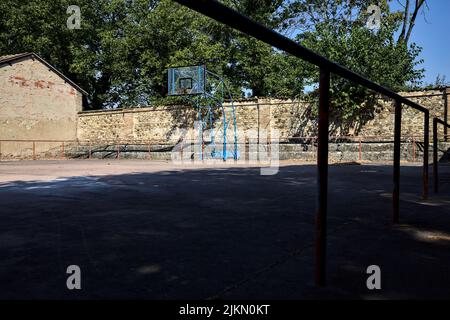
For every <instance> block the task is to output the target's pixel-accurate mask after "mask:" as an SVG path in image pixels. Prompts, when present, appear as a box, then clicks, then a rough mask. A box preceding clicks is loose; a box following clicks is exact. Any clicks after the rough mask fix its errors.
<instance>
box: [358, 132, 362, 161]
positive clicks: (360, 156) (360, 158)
mask: <svg viewBox="0 0 450 320" xmlns="http://www.w3.org/2000/svg"><path fill="white" fill-rule="evenodd" d="M361 144H362V142H361V138H359V150H358V151H359V161H361V160H362V145H361Z"/></svg>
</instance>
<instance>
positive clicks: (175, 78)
mask: <svg viewBox="0 0 450 320" xmlns="http://www.w3.org/2000/svg"><path fill="white" fill-rule="evenodd" d="M205 77H206V75H205V66H204V65H200V66H189V67H178V68H169V70H168V95H169V96H179V95H196V94H202V93H204V92H205V82H206V81H205Z"/></svg>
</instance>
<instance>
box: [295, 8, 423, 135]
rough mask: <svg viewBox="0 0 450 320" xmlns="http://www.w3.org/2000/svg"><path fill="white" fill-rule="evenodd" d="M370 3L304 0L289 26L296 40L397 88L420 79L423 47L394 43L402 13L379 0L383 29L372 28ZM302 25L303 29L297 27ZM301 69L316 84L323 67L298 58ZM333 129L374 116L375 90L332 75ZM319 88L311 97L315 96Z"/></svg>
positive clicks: (344, 129)
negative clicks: (369, 11)
mask: <svg viewBox="0 0 450 320" xmlns="http://www.w3.org/2000/svg"><path fill="white" fill-rule="evenodd" d="M369 4H370V3H369V2H368V1H354V0H339V1H334V0H333V1H331V0H327V1H319V0H299V1H293V2H292V3H291V5H290V6H289V8H288V10H289V11H290V28H291V29H294V30H298V31H297V36H296V40H297V41H298V42H300V43H302V44H303V45H305V46H306V47H308V48H310V49H312V50H313V51H315V52H317V53H319V54H322V55H324V56H326V57H327V58H329V59H330V60H332V61H335V62H337V63H339V64H341V65H343V66H346V67H347V68H349V69H350V70H353V71H355V72H356V73H359V74H361V75H363V76H365V77H366V78H368V79H370V80H372V81H374V82H376V83H379V84H381V85H383V86H385V87H388V88H390V89H392V90H401V89H403V88H404V86H405V85H406V84H410V83H413V84H414V83H417V82H418V81H419V80H420V79H421V78H422V77H423V69H420V68H418V65H420V63H421V62H422V60H420V59H418V55H419V54H420V52H421V48H419V47H417V46H416V45H415V44H414V43H412V44H410V45H407V44H406V43H404V42H403V43H402V44H399V43H398V42H397V41H395V38H394V37H395V33H396V31H397V30H399V27H400V22H401V19H402V15H401V14H399V13H398V12H391V11H390V9H389V5H388V2H387V1H382V2H380V9H381V12H382V15H381V20H380V22H381V23H380V28H379V29H378V30H375V31H374V30H369V29H368V28H367V27H366V22H367V19H368V12H367V8H368V5H369ZM297 26H298V27H297ZM296 68H297V70H299V69H300V70H299V71H297V72H294V74H295V73H300V71H302V70H303V71H304V70H309V72H308V75H307V81H306V83H307V84H310V85H311V84H314V83H317V79H318V69H317V68H314V67H311V66H310V65H309V64H308V63H305V62H298V64H297V67H296ZM331 91H332V114H333V116H334V118H335V119H336V121H334V122H333V123H334V125H335V127H334V128H333V131H334V132H335V133H338V132H342V133H347V132H348V131H349V130H350V129H356V130H358V128H359V127H360V126H361V124H363V123H364V122H365V121H366V120H368V119H370V118H372V117H373V112H374V108H373V106H374V101H375V97H376V94H375V93H374V92H371V91H369V90H367V89H365V88H363V87H361V86H358V85H356V84H354V83H352V82H349V81H347V80H345V79H342V78H340V77H335V76H333V77H332V86H331ZM316 95H317V92H315V93H313V94H312V95H311V97H313V98H314V97H316Z"/></svg>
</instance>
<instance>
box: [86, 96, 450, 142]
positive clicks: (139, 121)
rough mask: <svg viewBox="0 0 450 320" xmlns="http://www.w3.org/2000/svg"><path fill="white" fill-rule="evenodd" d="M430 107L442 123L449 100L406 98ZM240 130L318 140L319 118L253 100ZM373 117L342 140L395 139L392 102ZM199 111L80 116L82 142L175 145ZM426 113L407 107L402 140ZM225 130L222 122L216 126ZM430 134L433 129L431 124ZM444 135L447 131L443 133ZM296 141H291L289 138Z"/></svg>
mask: <svg viewBox="0 0 450 320" xmlns="http://www.w3.org/2000/svg"><path fill="white" fill-rule="evenodd" d="M401 94H402V95H404V96H408V97H410V99H411V100H413V101H415V102H417V103H419V104H421V105H423V106H424V107H426V108H428V109H429V110H430V111H431V112H430V120H431V119H432V118H433V117H434V116H438V117H439V118H441V119H443V116H444V98H443V97H444V96H443V92H442V91H439V90H430V91H423V92H414V93H401ZM235 107H236V120H237V128H238V129H240V130H243V131H248V130H255V131H258V132H261V134H263V132H267V131H270V130H273V129H277V130H279V132H280V136H281V137H282V138H291V137H310V136H315V135H316V128H317V126H316V117H315V116H314V113H313V108H312V105H311V104H310V103H307V102H304V101H292V100H279V99H250V100H243V101H237V102H236V103H235ZM373 110H374V112H373V116H372V118H371V119H370V118H369V119H367V121H366V122H364V123H362V124H361V125H360V126H359V129H358V130H350V131H348V132H336V133H334V134H337V135H341V136H343V135H344V136H347V135H350V136H362V137H373V138H374V139H387V140H388V139H390V138H392V136H393V132H394V105H393V103H392V101H389V100H383V99H379V100H378V101H377V103H376V105H375V107H374V109H373ZM195 119H196V111H195V110H194V108H192V107H186V106H167V107H154V108H139V109H125V110H110V111H96V112H82V113H80V114H79V116H78V138H79V139H80V140H114V141H117V140H122V141H123V140H133V141H136V140H144V141H148V142H154V143H169V144H170V143H175V142H177V141H178V140H179V138H180V136H181V132H182V130H187V131H188V134H189V135H190V134H192V133H193V128H194V121H195ZM423 124H424V118H423V114H421V113H420V112H419V111H416V110H414V109H412V108H409V107H407V106H405V107H404V108H403V118H402V136H403V137H404V138H405V139H408V138H412V137H413V136H415V137H416V138H417V139H418V140H420V137H421V136H423V130H424V129H423ZM216 127H217V128H220V127H221V122H220V121H218V122H217V123H216ZM430 130H432V125H431V121H430ZM439 130H440V134H442V128H440V129H439ZM290 140H292V139H290Z"/></svg>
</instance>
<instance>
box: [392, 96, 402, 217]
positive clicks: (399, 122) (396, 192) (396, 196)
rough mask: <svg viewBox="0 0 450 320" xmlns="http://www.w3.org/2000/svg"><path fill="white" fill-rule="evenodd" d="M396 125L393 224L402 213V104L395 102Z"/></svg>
mask: <svg viewBox="0 0 450 320" xmlns="http://www.w3.org/2000/svg"><path fill="white" fill-rule="evenodd" d="M394 122H395V124H394V190H393V192H392V206H393V208H392V209H393V210H392V222H393V223H394V224H397V223H399V211H400V148H401V134H402V103H401V102H400V101H399V100H396V101H395V121H394Z"/></svg>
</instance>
